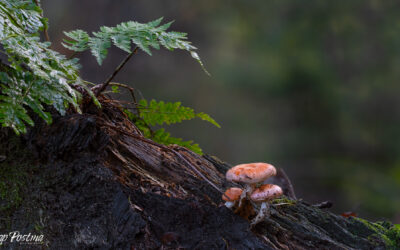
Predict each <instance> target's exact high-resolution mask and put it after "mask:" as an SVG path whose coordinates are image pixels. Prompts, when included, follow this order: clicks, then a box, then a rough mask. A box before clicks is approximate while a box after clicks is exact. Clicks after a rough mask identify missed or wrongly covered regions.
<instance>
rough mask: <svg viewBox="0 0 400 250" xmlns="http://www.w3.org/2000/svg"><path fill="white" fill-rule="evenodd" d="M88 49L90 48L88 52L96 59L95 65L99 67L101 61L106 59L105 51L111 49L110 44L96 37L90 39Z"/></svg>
mask: <svg viewBox="0 0 400 250" xmlns="http://www.w3.org/2000/svg"><path fill="white" fill-rule="evenodd" d="M88 47H90V51H91V52H92V54H93V56H94V57H95V58H96V60H97V63H98V64H99V65H101V64H102V63H103V60H104V59H105V58H106V57H107V53H108V50H107V49H108V48H110V47H111V42H110V41H109V40H106V39H102V38H98V37H90V38H89V42H88Z"/></svg>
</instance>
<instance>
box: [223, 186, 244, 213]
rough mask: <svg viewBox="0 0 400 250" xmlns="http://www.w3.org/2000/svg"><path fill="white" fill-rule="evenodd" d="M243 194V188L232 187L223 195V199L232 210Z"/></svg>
mask: <svg viewBox="0 0 400 250" xmlns="http://www.w3.org/2000/svg"><path fill="white" fill-rule="evenodd" d="M242 192H243V190H242V189H241V188H236V187H232V188H229V189H227V190H226V191H225V193H224V194H223V195H222V199H223V200H224V201H226V202H225V206H226V207H227V208H232V207H233V206H234V205H235V204H236V203H237V201H238V200H239V198H240V195H241V194H242Z"/></svg>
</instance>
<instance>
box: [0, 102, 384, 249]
mask: <svg viewBox="0 0 400 250" xmlns="http://www.w3.org/2000/svg"><path fill="white" fill-rule="evenodd" d="M101 101H102V104H103V109H102V110H99V109H97V108H96V107H94V106H93V105H88V106H87V107H86V108H85V110H84V114H74V113H70V114H68V115H66V116H63V117H60V116H57V115H56V114H55V116H54V122H53V124H51V125H46V124H44V123H43V122H42V121H41V120H40V119H36V121H35V124H36V125H35V127H33V128H31V129H30V131H29V133H28V134H27V135H25V136H24V137H22V138H17V139H16V140H18V141H19V143H20V144H21V145H23V146H24V147H26V148H29V151H30V152H29V154H30V158H29V160H30V161H31V162H32V164H35V165H37V166H39V167H38V170H35V171H33V172H31V173H30V175H31V176H30V178H29V187H28V189H27V193H26V194H25V196H24V201H23V202H22V204H21V205H20V206H19V207H17V208H16V209H15V210H14V211H13V212H12V213H9V214H7V215H4V214H3V215H2V216H3V217H5V216H8V218H3V219H4V220H8V221H9V222H10V223H8V224H7V223H3V224H1V223H0V225H1V227H2V228H0V229H1V230H0V232H4V231H6V230H7V231H13V230H18V231H22V232H26V233H29V232H31V231H32V230H33V229H34V228H35V225H37V224H38V223H39V222H40V223H39V224H40V225H42V227H41V228H40V230H39V231H40V232H41V233H43V234H44V236H45V242H46V243H45V244H42V245H39V246H38V245H33V246H32V245H31V246H21V245H18V244H11V245H10V244H9V245H8V246H11V247H14V248H18V249H19V248H24V247H26V248H27V249H32V248H39V249H41V248H50V249H314V248H318V249H385V248H387V247H388V246H389V245H388V244H389V243H388V241H387V240H385V239H384V237H382V235H381V234H379V233H377V231H376V230H375V229H374V228H371V227H370V226H368V223H365V222H363V221H361V220H358V219H355V218H351V217H350V218H344V217H342V216H338V215H335V214H333V213H330V212H329V211H326V210H323V209H320V208H318V207H317V206H312V205H309V204H307V203H305V202H303V201H300V200H296V199H294V198H295V196H294V192H293V190H292V188H291V187H290V186H287V181H285V178H286V179H287V177H285V176H280V177H279V178H276V179H275V180H272V182H276V183H279V184H280V185H286V186H285V194H286V196H287V198H285V200H284V202H282V200H281V201H280V202H279V203H283V204H273V205H272V206H271V216H270V217H269V218H266V219H265V220H264V221H263V222H261V223H260V224H258V225H257V226H256V227H254V228H252V229H251V228H250V227H249V220H248V219H249V218H251V216H253V215H251V214H248V215H247V216H245V217H248V218H242V217H241V216H239V215H238V214H235V213H233V212H232V211H231V210H229V209H227V208H226V207H225V206H223V202H222V200H221V191H223V190H225V189H226V188H228V187H231V186H237V184H234V183H228V182H227V181H226V180H225V178H224V173H225V172H226V170H227V169H229V168H230V166H229V165H228V164H226V163H224V162H221V161H220V160H218V159H217V158H216V157H211V156H208V155H205V156H199V155H197V154H195V153H193V152H190V151H188V150H187V149H185V148H182V147H179V146H168V147H167V146H163V145H159V144H157V143H154V142H152V141H150V140H148V139H145V138H143V137H142V136H141V134H140V132H139V131H138V129H137V128H136V127H135V126H134V124H133V123H131V122H130V121H129V120H128V119H127V118H126V117H125V115H124V114H123V112H121V110H120V109H119V108H118V107H117V105H114V104H112V102H110V100H108V99H105V98H104V97H102V98H101ZM2 134H3V137H5V138H6V137H7V140H9V139H10V138H11V137H13V138H14V137H15V136H14V135H13V134H12V133H4V129H3V132H2ZM7 140H5V139H3V144H2V145H3V149H2V150H3V153H2V152H0V154H1V155H2V154H4V155H5V156H6V157H7V159H9V160H10V161H12V159H14V161H17V158H18V157H15V155H17V156H18V154H19V152H18V151H16V152H13V151H12V150H8V151H7V147H8V144H7ZM13 154H14V156H13ZM13 157H14V158H13ZM17 165H18V164H17ZM0 167H1V165H0ZM282 182H283V184H282ZM285 183H286V184H285ZM0 199H1V198H0ZM0 204H1V203H0ZM28 214H29V216H28V217H29V218H27V215H28ZM249 215H250V217H249ZM384 226H385V227H386V228H390V227H391V225H390V224H389V223H388V224H386V225H383V224H382V227H384Z"/></svg>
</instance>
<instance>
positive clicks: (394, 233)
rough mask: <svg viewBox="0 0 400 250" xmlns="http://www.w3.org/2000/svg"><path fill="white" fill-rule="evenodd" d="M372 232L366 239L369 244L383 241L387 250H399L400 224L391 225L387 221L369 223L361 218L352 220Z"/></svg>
mask: <svg viewBox="0 0 400 250" xmlns="http://www.w3.org/2000/svg"><path fill="white" fill-rule="evenodd" d="M354 219H355V220H357V221H359V222H361V223H362V224H364V225H365V226H366V227H367V228H368V229H370V230H371V231H373V232H374V233H373V234H371V235H370V236H369V237H368V238H369V240H370V241H371V242H374V241H375V240H376V239H383V240H384V242H385V244H386V246H387V248H388V249H400V224H391V223H390V222H387V221H378V222H375V223H373V222H369V221H367V220H364V219H361V218H354Z"/></svg>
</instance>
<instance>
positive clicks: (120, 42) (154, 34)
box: [63, 17, 209, 75]
mask: <svg viewBox="0 0 400 250" xmlns="http://www.w3.org/2000/svg"><path fill="white" fill-rule="evenodd" d="M162 20H163V18H162V17H161V18H159V19H157V20H154V21H152V22H148V23H138V22H133V21H130V22H123V23H120V24H118V25H117V26H115V27H107V26H102V27H101V28H100V31H98V32H93V36H92V37H91V36H89V34H88V33H87V32H85V31H83V30H74V31H70V32H64V33H65V35H66V36H67V37H69V38H70V39H72V40H64V43H63V46H64V47H66V48H68V49H70V50H73V51H77V52H81V51H85V50H89V49H90V51H91V52H92V54H93V56H94V57H96V60H97V62H98V64H99V65H101V64H102V63H103V60H104V59H105V58H106V57H107V53H108V49H109V48H110V47H111V44H114V45H115V46H116V47H118V48H120V49H121V50H123V51H126V52H127V53H131V52H132V49H131V43H133V44H135V45H136V46H137V47H139V48H140V49H141V50H143V51H144V52H146V53H147V54H149V55H151V54H152V53H151V48H153V49H157V50H158V49H160V47H161V46H163V47H164V48H166V49H168V50H171V51H172V50H174V49H181V50H186V51H188V52H189V53H190V55H191V56H192V57H193V58H194V59H196V60H197V61H198V62H199V64H200V66H201V67H202V68H203V70H204V71H205V72H206V73H207V74H208V75H209V73H208V72H207V70H206V69H205V68H204V65H203V63H202V61H201V60H200V57H199V55H198V54H197V53H196V52H195V50H196V47H194V46H193V45H191V43H190V42H189V41H187V34H186V33H182V32H175V31H169V32H167V31H166V30H167V29H168V28H169V27H170V26H171V24H172V22H169V23H165V24H162V25H161V21H162Z"/></svg>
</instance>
